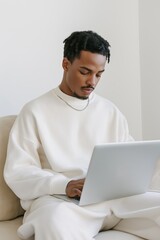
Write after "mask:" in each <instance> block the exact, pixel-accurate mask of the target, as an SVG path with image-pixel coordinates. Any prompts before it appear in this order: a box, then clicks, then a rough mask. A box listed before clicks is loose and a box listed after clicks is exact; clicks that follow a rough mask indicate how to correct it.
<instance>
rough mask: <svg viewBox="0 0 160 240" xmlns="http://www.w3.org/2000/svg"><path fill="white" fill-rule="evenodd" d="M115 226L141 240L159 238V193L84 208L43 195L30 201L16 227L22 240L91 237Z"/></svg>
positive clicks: (91, 239)
mask: <svg viewBox="0 0 160 240" xmlns="http://www.w3.org/2000/svg"><path fill="white" fill-rule="evenodd" d="M111 228H113V229H116V230H120V231H124V232H128V233H131V234H134V235H137V236H139V237H142V238H144V239H149V240H159V239H160V193H152V192H150V193H145V194H141V195H136V196H132V197H127V198H121V199H116V200H112V201H106V202H102V203H99V204H92V205H89V206H85V207H79V206H78V205H76V204H74V203H72V202H67V201H64V200H61V199H57V198H55V197H53V196H44V197H41V198H38V199H37V200H35V201H34V202H33V204H32V205H31V208H30V209H29V210H28V211H27V212H26V214H25V217H24V223H23V225H22V226H21V227H20V228H19V229H18V234H19V236H20V237H21V238H22V239H27V238H29V237H30V236H32V235H33V234H35V240H44V239H45V240H82V239H83V240H93V239H94V236H96V235H97V233H98V232H99V231H101V230H108V229H111Z"/></svg>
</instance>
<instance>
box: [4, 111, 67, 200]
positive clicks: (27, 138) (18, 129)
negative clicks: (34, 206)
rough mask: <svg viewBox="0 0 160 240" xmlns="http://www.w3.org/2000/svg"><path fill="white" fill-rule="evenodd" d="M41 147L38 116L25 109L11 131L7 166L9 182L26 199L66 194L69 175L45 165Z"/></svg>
mask: <svg viewBox="0 0 160 240" xmlns="http://www.w3.org/2000/svg"><path fill="white" fill-rule="evenodd" d="M41 148H42V144H41V141H40V136H39V134H38V129H37V125H36V120H35V119H34V117H33V115H32V114H31V113H29V112H28V111H22V113H21V114H20V115H19V117H18V118H17V120H16V122H15V124H14V126H13V128H12V130H11V133H10V138H9V144H8V153H7V160H6V165H5V169H4V177H5V180H6V182H7V184H8V185H9V187H10V188H11V189H12V190H13V191H14V192H15V194H16V195H17V196H18V197H19V198H20V199H22V200H31V199H34V198H37V197H39V196H43V195H47V194H49V195H53V194H65V189H66V185H67V183H68V182H69V179H68V178H67V177H66V176H65V175H64V174H61V173H58V172H54V171H53V170H51V169H44V168H42V165H41V159H40V156H39V151H40V149H41Z"/></svg>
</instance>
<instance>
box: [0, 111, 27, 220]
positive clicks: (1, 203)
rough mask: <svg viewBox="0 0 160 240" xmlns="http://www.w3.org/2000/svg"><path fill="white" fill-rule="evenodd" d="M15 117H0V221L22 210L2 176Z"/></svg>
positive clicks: (18, 213)
mask: <svg viewBox="0 0 160 240" xmlns="http://www.w3.org/2000/svg"><path fill="white" fill-rule="evenodd" d="M15 118H16V116H7V117H1V118H0V221H2V220H9V219H13V218H16V217H17V216H20V215H21V214H22V213H23V212H24V211H23V210H22V208H21V206H20V201H19V199H18V198H17V197H16V195H15V194H14V193H13V192H12V191H11V189H10V188H9V187H8V186H7V185H6V183H5V181H4V178H3V169H4V164H5V160H6V151H7V143H8V136H9V132H10V129H11V127H12V125H13V122H14V120H15Z"/></svg>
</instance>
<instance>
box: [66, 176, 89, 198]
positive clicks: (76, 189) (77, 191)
mask: <svg viewBox="0 0 160 240" xmlns="http://www.w3.org/2000/svg"><path fill="white" fill-rule="evenodd" d="M84 180H85V179H79V180H72V181H70V182H69V183H68V184H67V187H66V195H67V196H68V197H71V198H75V197H80V196H81V193H82V189H83V185H84Z"/></svg>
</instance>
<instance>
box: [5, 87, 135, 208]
mask: <svg viewBox="0 0 160 240" xmlns="http://www.w3.org/2000/svg"><path fill="white" fill-rule="evenodd" d="M62 99H63V100H62ZM65 101H66V102H67V103H68V104H70V105H71V106H72V107H74V108H77V109H83V108H84V107H85V106H86V105H87V101H88V100H81V99H77V98H75V97H71V96H68V95H66V94H64V93H63V92H62V91H61V90H60V89H59V88H58V87H57V88H56V89H53V90H51V91H49V92H48V93H46V94H44V95H43V96H41V97H39V98H37V99H35V100H33V101H31V102H29V103H28V104H26V105H25V106H24V108H23V109H22V111H21V112H20V114H19V116H18V117H17V119H16V121H15V123H14V126H13V128H12V130H11V133H10V138H9V145H8V154H7V160H6V165H5V170H4V176H5V180H6V182H7V183H8V185H9V186H10V188H11V189H12V190H13V191H14V192H15V194H16V195H17V196H18V197H19V198H20V199H21V200H22V206H24V204H23V202H25V203H27V202H28V203H29V202H30V201H33V200H34V199H35V198H38V197H40V196H43V195H54V194H65V189H66V185H67V183H68V182H69V181H70V180H71V179H80V178H83V177H85V175H86V172H87V169H88V165H89V161H90V158H91V154H92V150H93V147H94V145H95V144H97V143H107V142H122V141H129V140H131V137H130V135H129V132H128V125H127V122H126V119H125V117H124V116H123V115H122V114H121V113H120V111H119V110H118V109H117V107H116V106H115V105H114V104H112V103H111V102H110V101H108V100H106V99H104V98H102V97H100V96H98V95H96V94H95V93H92V94H91V95H90V98H89V105H88V106H87V107H86V109H85V110H82V111H77V110H75V109H73V108H72V107H70V106H68V105H67V104H66V102H65ZM25 206H27V204H25ZM24 208H26V207H24Z"/></svg>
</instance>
